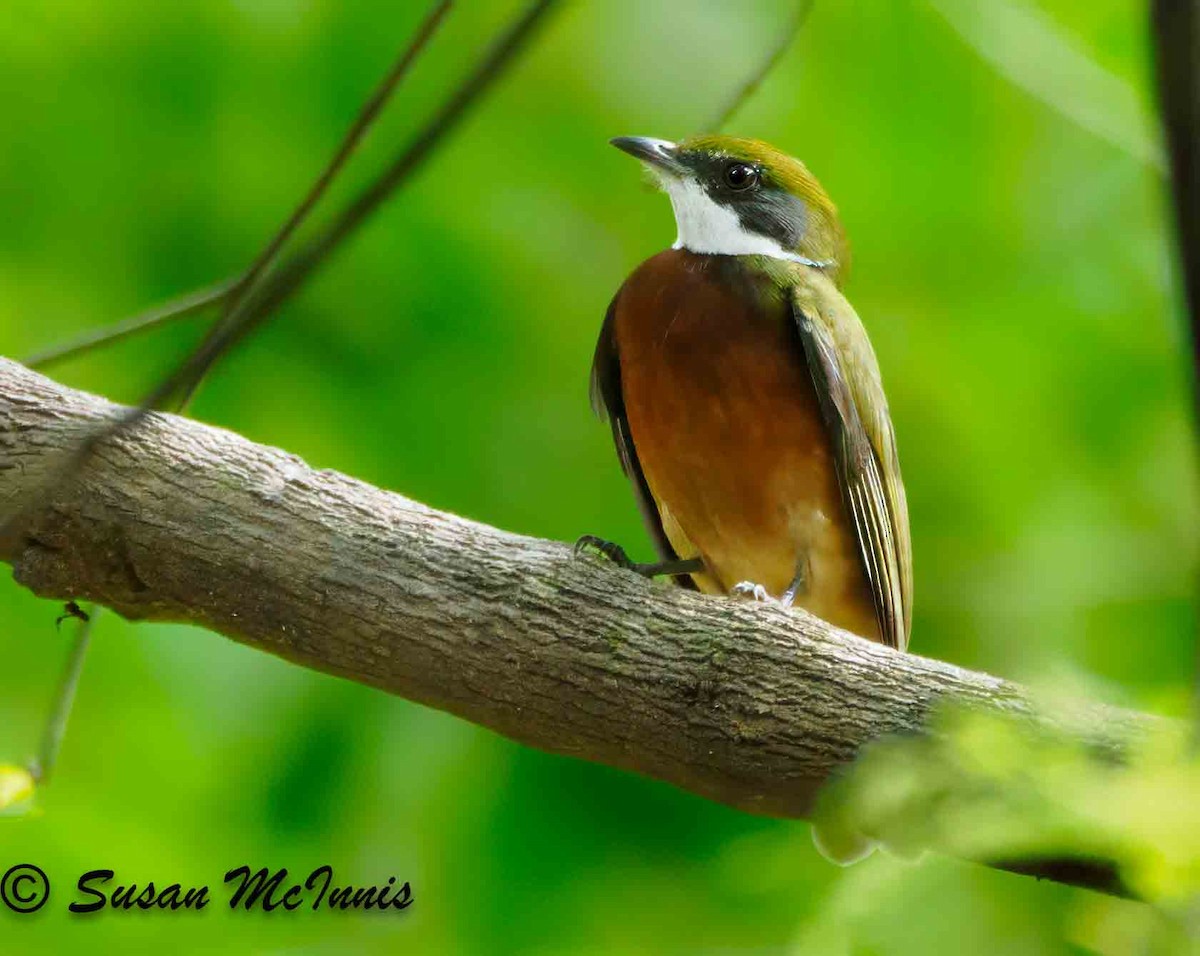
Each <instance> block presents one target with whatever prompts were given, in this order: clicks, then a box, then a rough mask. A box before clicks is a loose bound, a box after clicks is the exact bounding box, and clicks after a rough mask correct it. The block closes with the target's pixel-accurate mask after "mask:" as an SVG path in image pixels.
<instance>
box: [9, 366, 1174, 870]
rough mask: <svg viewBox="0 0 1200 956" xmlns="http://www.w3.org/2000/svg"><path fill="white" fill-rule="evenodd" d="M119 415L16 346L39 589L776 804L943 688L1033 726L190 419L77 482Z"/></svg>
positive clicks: (1112, 727) (749, 802)
mask: <svg viewBox="0 0 1200 956" xmlns="http://www.w3.org/2000/svg"><path fill="white" fill-rule="evenodd" d="M117 411H118V406H114V405H111V404H109V403H108V402H105V401H104V400H102V399H99V398H96V397H94V396H91V395H87V394H84V393H81V392H78V391H74V390H71V389H68V388H65V387H63V386H61V385H58V384H56V383H54V382H52V381H50V380H49V379H46V378H43V377H41V376H39V375H37V374H35V373H33V372H30V371H28V370H27V369H25V368H23V367H22V366H20V365H17V364H15V363H13V362H8V361H5V360H0V509H3V511H2V512H0V513H2V514H4V515H6V516H11V515H13V514H20V515H21V516H22V517H21V519H20V520H19V521H17V522H14V523H10V526H9V530H8V533H6V534H5V535H4V537H3V540H0V558H2V559H3V560H5V561H7V562H9V563H10V564H11V565H12V566H13V570H14V575H15V577H16V579H17V581H19V582H20V583H21V584H23V585H25V586H26V587H28V588H30V589H31V590H32V591H34V592H35V593H37V594H39V595H42V596H44V597H48V598H59V599H79V600H83V599H87V600H93V601H96V602H99V603H100V604H103V605H106V606H108V607H111V608H113V609H115V610H116V611H118V612H119V613H121V614H123V615H124V616H126V617H128V618H131V619H135V620H161V621H187V622H191V623H194V624H199V625H201V626H203V627H206V628H209V629H211V630H214V631H218V632H220V633H222V634H225V635H227V636H229V637H231V638H233V639H234V640H237V641H240V642H242V643H245V644H249V645H251V646H254V647H257V648H260V649H262V650H265V651H269V652H271V653H273V654H277V655H279V656H281V657H284V658H286V659H288V660H290V661H294V662H296V663H298V664H302V665H304V666H306V667H312V668H316V669H318V670H322V671H327V672H329V673H333V674H338V675H341V676H343V677H347V678H349V679H351V680H354V681H358V682H360V683H363V684H369V685H372V686H375V687H379V688H382V689H383V690H386V691H389V692H391V693H394V694H399V695H401V696H403V697H406V698H409V699H411V700H415V701H420V702H421V703H424V704H428V705H430V706H433V707H437V708H440V709H442V710H446V711H449V712H451V713H453V714H457V715H459V716H460V717H463V718H466V719H467V720H471V721H474V722H475V723H479V724H482V725H484V726H486V727H490V728H492V729H493V730H496V731H498V732H500V733H502V734H505V735H506V736H509V737H512V738H515V739H516V740H519V741H522V742H524V743H527V744H531V745H533V746H535V747H539V748H541V749H544V750H548V751H552V752H555V753H561V754H569V755H572V756H576V757H584V758H587V759H590V760H596V761H600V762H602V763H606V764H611V765H613V766H617V767H623V768H626V769H629V770H634V771H638V772H640V773H644V774H647V775H649V776H651V777H656V778H659V779H661V780H666V781H669V782H671V783H673V784H676V785H677V786H680V787H682V788H684V789H686V790H690V791H693V792H695V793H698V794H702V795H704V796H706V797H709V798H711V799H714V800H718V801H721V802H723V803H727V804H730V805H732V806H735V807H738V808H741V809H743V810H747V811H751V812H755V813H763V814H771V815H778V816H796V817H802V816H805V815H806V814H807V813H808V812H809V811H810V810H811V807H812V801H813V797H814V794H815V792H816V790H817V788H819V787H820V785H821V784H822V783H823V782H824V781H826V780H827V779H828V778H829V777H830V776H831V775H832V774H834V773H835V772H836V771H837V770H838V769H839V768H842V767H844V766H845V765H846V764H847V763H849V762H850V761H851V760H852V759H853V758H854V756H855V754H856V753H857V752H858V751H859V749H860V748H861V747H862V746H863V745H864V744H865V743H867V742H869V741H871V740H873V739H876V738H878V737H881V736H883V735H886V734H890V733H897V732H907V733H915V732H919V731H920V730H921V727H922V724H923V722H924V721H925V718H926V716H927V715H928V713H929V711H930V708H931V706H933V705H934V704H935V703H936V702H938V701H940V700H943V699H945V698H948V697H952V698H954V699H956V700H959V701H964V702H967V703H971V704H975V705H978V706H980V707H983V708H986V709H989V710H991V711H994V712H1003V713H1007V714H1019V715H1029V716H1031V717H1032V709H1031V707H1030V705H1029V703H1028V701H1027V698H1026V695H1025V694H1024V692H1023V691H1022V690H1021V689H1020V688H1019V687H1017V686H1016V685H1013V684H1011V683H1009V682H1007V681H1003V680H1000V679H998V678H995V677H990V676H988V675H985V674H979V673H973V672H971V671H967V670H963V669H962V668H959V667H955V666H953V665H951V664H946V663H942V662H940V661H934V660H928V659H926V658H922V657H918V656H916V655H912V654H909V655H902V654H898V653H895V652H893V651H891V650H889V649H887V648H884V647H881V646H878V645H875V644H871V643H869V642H867V641H864V640H861V639H859V638H856V637H853V636H851V635H848V634H845V633H843V632H840V631H838V630H836V629H834V628H832V627H830V626H829V625H827V624H825V623H823V622H821V621H819V620H817V619H815V618H813V617H811V616H809V615H806V614H804V613H803V612H790V613H789V612H787V611H784V610H782V609H779V608H776V607H771V606H762V605H754V604H750V603H743V602H737V601H730V600H725V599H719V598H711V597H705V596H702V595H698V594H694V593H690V592H685V591H682V590H680V589H675V588H670V587H666V586H663V585H661V584H652V583H650V582H647V581H644V580H642V579H641V578H638V577H637V576H635V575H632V574H629V573H627V572H624V571H620V570H618V569H616V568H613V567H611V566H605V565H604V564H602V563H600V562H598V561H597V560H595V559H591V558H587V559H575V558H573V557H572V555H571V549H570V548H569V547H568V546H567V545H564V544H560V543H556V542H551V541H543V540H538V539H534V538H528V537H522V536H520V535H515V534H509V533H506V532H504V531H499V530H497V529H495V528H491V527H487V526H485V525H482V524H479V523H476V522H473V521H469V520H466V519H464V518H460V517H457V516H455V515H451V514H446V513H443V512H439V511H435V510H433V509H431V508H428V507H425V506H424V505H421V504H419V503H417V502H414V501H410V500H409V499H407V498H404V497H402V496H400V495H397V494H393V493H390V492H386V491H382V490H380V489H378V488H374V487H371V486H369V485H366V484H363V483H362V482H358V481H355V480H354V479H352V478H348V477H346V476H344V475H341V474H338V473H336V472H332V471H318V470H315V469H312V468H309V467H308V466H307V465H305V464H304V462H302V461H301V460H300V459H298V458H296V457H295V456H293V455H289V454H286V453H285V452H282V451H278V450H276V449H273V448H266V447H263V446H260V445H256V444H253V443H251V442H249V441H247V440H246V439H244V438H240V437H239V436H237V435H235V434H232V433H230V432H228V431H224V430H222V429H219V428H212V427H209V426H206V425H202V424H199V423H197V422H194V421H190V420H187V419H183V418H178V417H175V416H170V415H161V414H155V415H152V416H150V417H149V418H148V419H147V420H145V421H144V422H142V423H140V424H139V425H137V426H136V427H135V428H134V429H133V430H132V431H129V432H126V433H124V434H122V435H120V436H119V437H117V438H114V439H109V440H105V441H103V442H101V443H100V444H99V445H98V446H97V447H96V449H95V451H94V453H93V455H92V457H91V458H90V459H89V460H88V462H87V464H86V466H85V467H84V468H83V470H82V471H81V472H79V473H78V475H77V477H76V478H75V479H73V480H71V481H62V480H61V476H62V472H63V465H64V462H65V461H66V460H67V459H68V458H70V457H71V453H72V451H73V450H74V449H76V448H77V447H78V446H79V443H80V442H81V441H82V440H83V439H84V438H85V437H87V436H89V435H92V434H94V433H95V431H96V429H97V427H98V426H99V425H101V424H102V423H103V422H104V421H105V420H107V419H110V418H112V417H113V416H114V415H115V414H116V413H117ZM48 491H49V494H47V492H48ZM1036 719H1043V718H1036ZM1057 719H1058V720H1059V721H1061V723H1060V724H1059V725H1056V728H1055V729H1056V730H1057V731H1059V732H1066V733H1070V734H1072V735H1074V736H1076V737H1078V738H1080V739H1084V740H1086V741H1088V742H1089V743H1092V744H1095V745H1097V746H1099V747H1102V748H1106V749H1115V750H1120V749H1121V748H1122V747H1123V746H1125V745H1126V744H1127V743H1128V742H1129V741H1130V740H1132V739H1133V738H1135V737H1138V736H1140V735H1141V734H1142V733H1143V732H1144V731H1145V729H1146V727H1147V725H1148V723H1149V722H1150V720H1151V719H1150V718H1146V717H1143V716H1140V715H1137V714H1132V713H1129V712H1125V711H1118V710H1115V709H1111V708H1107V707H1102V706H1095V705H1089V706H1086V707H1084V708H1082V709H1081V710H1080V711H1079V712H1078V713H1077V714H1075V715H1074V716H1073V718H1071V719H1069V720H1067V719H1065V718H1061V717H1060V718H1057ZM1010 865H1011V866H1013V867H1014V868H1022V869H1025V870H1028V869H1029V864H1028V862H1027V861H1026V862H1024V863H1019V864H1010ZM1034 872H1035V873H1038V872H1039V871H1038V870H1037V868H1036V867H1035V868H1034ZM1042 875H1049V876H1050V877H1051V878H1055V876H1054V873H1053V872H1052V871H1049V870H1047V871H1046V872H1045V873H1043V874H1042ZM1109 876H1111V874H1109ZM1106 878H1107V877H1106ZM1096 882H1097V881H1096V880H1091V881H1090V883H1092V884H1094V883H1096ZM1110 888H1111V887H1110Z"/></svg>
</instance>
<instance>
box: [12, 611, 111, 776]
mask: <svg viewBox="0 0 1200 956" xmlns="http://www.w3.org/2000/svg"><path fill="white" fill-rule="evenodd" d="M99 614H100V608H98V607H95V606H93V607H89V608H88V609H87V610H86V611H84V612H81V616H80V618H79V623H78V626H77V627H76V629H75V639H74V641H73V642H72V644H71V652H70V653H69V654H68V655H67V662H66V664H65V665H64V667H63V672H62V677H60V678H59V681H58V690H57V691H56V692H55V694H54V702H53V704H52V705H51V708H50V715H49V717H48V718H47V720H46V727H45V730H44V731H43V733H42V744H41V747H40V749H39V750H38V755H37V757H36V758H35V760H34V762H33V764H32V766H31V767H30V768H29V773H30V776H32V777H33V779H34V781H35V782H36V783H37V784H38V785H39V786H42V785H44V784H45V783H46V781H47V780H49V779H50V775H51V774H52V773H53V772H54V767H55V764H57V763H58V754H59V751H60V750H62V742H63V737H64V736H66V733H67V723H68V722H69V721H70V719H71V709H72V707H74V705H75V692H76V690H78V688H79V675H80V674H82V673H83V662H84V660H85V659H86V658H87V650H88V645H89V644H90V643H91V640H92V628H93V627H94V626H95V624H96V618H97V616H98V615H99Z"/></svg>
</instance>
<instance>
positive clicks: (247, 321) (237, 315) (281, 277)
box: [116, 0, 557, 428]
mask: <svg viewBox="0 0 1200 956" xmlns="http://www.w3.org/2000/svg"><path fill="white" fill-rule="evenodd" d="M556 2H557V0H536V2H534V3H532V4H531V5H530V6H529V7H528V8H527V9H526V10H525V12H524V13H523V14H522V15H521V16H520V18H519V19H518V20H517V21H516V22H515V23H514V24H513V25H512V26H511V27H510V28H509V29H508V31H507V32H506V33H505V34H504V35H503V36H502V37H501V38H500V40H499V41H497V43H496V44H495V45H494V46H493V47H492V50H491V51H490V53H489V54H488V55H487V56H486V57H485V58H484V60H483V61H482V63H480V65H479V67H478V68H477V69H476V70H475V71H474V72H473V73H472V74H471V75H470V76H468V77H467V79H466V80H465V81H464V82H463V84H462V85H461V86H460V87H459V88H458V89H457V90H456V91H455V93H454V95H453V96H452V97H451V98H450V100H449V101H448V102H447V103H446V105H445V106H443V107H442V109H441V110H440V111H439V112H438V113H437V114H436V115H435V116H434V118H433V119H432V120H431V121H430V122H429V124H428V125H427V126H426V127H425V128H424V129H423V130H421V132H420V133H418V134H417V136H416V137H415V139H414V140H413V141H412V142H411V143H410V144H409V146H408V147H407V148H405V149H404V150H403V151H402V152H401V153H400V155H399V156H398V157H397V158H396V159H395V160H394V161H393V162H392V164H391V165H390V166H389V167H388V168H387V169H385V170H384V171H383V173H381V174H380V175H379V176H378V177H377V178H376V179H375V180H374V182H372V183H371V184H370V185H369V186H367V187H366V188H365V189H364V190H363V191H362V192H361V193H360V194H359V195H358V197H357V198H356V199H355V200H354V202H352V203H351V204H350V206H349V207H348V208H347V209H345V210H344V211H343V212H342V213H341V215H339V216H338V217H337V218H336V219H335V220H334V222H333V223H332V224H331V225H330V226H329V227H328V228H326V229H325V230H324V231H323V232H322V233H321V234H319V235H318V236H317V237H316V238H315V239H314V240H313V241H312V242H311V243H309V245H308V246H307V247H306V248H304V249H303V250H301V251H300V252H299V253H298V254H297V255H296V256H295V257H294V258H292V259H291V260H289V261H288V262H286V263H285V264H284V265H283V266H282V267H281V268H280V269H279V270H278V271H277V272H275V273H273V274H272V275H271V276H270V277H269V278H268V279H266V280H265V281H262V282H260V283H258V284H257V288H254V289H251V290H248V292H247V295H246V296H245V297H244V298H243V299H242V301H241V303H240V305H239V306H238V308H237V309H236V310H235V311H234V312H233V314H231V315H230V316H229V318H228V319H227V320H225V321H223V322H222V323H221V325H220V327H219V328H217V329H215V330H214V334H213V335H212V336H210V337H209V338H207V339H206V340H205V341H203V342H201V343H200V345H199V346H198V347H197V348H196V350H195V351H194V352H192V354H191V355H189V356H188V358H187V359H186V360H185V361H184V362H183V364H182V365H180V366H179V367H178V368H177V369H176V370H175V371H174V372H173V373H172V374H171V375H169V376H168V377H167V378H166V379H164V380H163V381H162V382H161V383H160V384H159V385H158V387H157V388H155V389H154V390H153V391H152V392H151V393H150V394H149V395H148V396H147V397H146V399H145V400H144V401H143V403H142V405H141V406H139V407H138V408H135V409H133V410H132V411H131V412H130V413H129V414H128V415H127V416H126V417H125V418H124V419H122V420H121V421H120V422H119V423H118V425H117V426H116V427H118V428H120V427H129V426H130V425H132V424H134V423H136V422H137V421H138V420H140V419H141V418H142V417H143V416H144V415H145V413H146V412H147V411H149V410H150V409H152V408H155V407H158V406H159V405H160V404H161V403H162V401H163V400H164V399H165V398H166V397H167V396H169V395H172V394H176V393H178V392H182V393H184V394H187V393H188V392H189V391H190V390H191V388H192V386H193V383H194V382H195V381H197V380H198V379H199V378H201V377H203V376H204V375H205V374H207V372H208V371H209V369H211V368H212V367H213V365H215V364H216V362H217V361H218V360H219V359H220V358H221V357H222V356H223V355H225V354H226V353H227V352H228V351H229V350H230V349H232V348H233V347H234V346H235V345H237V344H238V343H239V342H240V341H242V339H244V338H245V337H246V336H247V335H249V334H250V333H251V332H253V331H254V330H255V329H256V328H258V326H259V325H261V324H262V323H263V322H264V321H265V320H266V319H268V318H269V317H270V316H271V315H273V314H274V313H275V312H276V311H277V310H278V309H279V307H280V306H281V305H283V303H284V302H286V301H287V300H288V299H289V298H290V297H291V296H292V294H293V293H295V292H296V290H298V289H299V288H300V286H302V285H303V284H304V282H305V281H306V280H307V279H308V278H309V277H310V276H311V275H312V274H313V273H314V272H315V271H316V270H317V268H318V267H319V266H321V265H322V264H323V263H324V262H325V261H326V260H327V259H328V258H329V257H330V256H331V255H332V254H333V252H334V251H335V250H337V249H338V248H339V247H340V246H341V245H342V243H343V242H345V241H346V240H347V239H348V238H349V237H350V236H351V235H353V234H354V233H355V232H356V231H357V230H358V228H359V227H360V226H361V225H362V224H363V223H364V222H366V220H367V219H368V218H370V216H371V215H372V214H373V213H374V212H376V210H378V209H379V207H380V206H382V205H383V203H384V202H385V201H386V200H387V199H388V198H389V197H390V196H391V195H392V194H393V193H394V192H395V191H396V190H397V189H398V188H399V187H400V186H401V185H403V184H404V183H405V182H406V181H407V180H408V179H409V177H411V176H412V174H413V173H415V172H416V171H417V170H418V169H419V168H420V167H421V166H422V165H424V163H425V162H426V161H427V160H428V159H429V157H430V156H432V155H433V153H434V152H435V150H436V149H437V147H438V146H440V145H441V143H442V142H443V141H444V140H445V138H446V137H447V135H448V134H449V133H451V132H452V131H453V130H454V128H455V127H456V126H457V125H458V124H459V123H460V122H461V121H462V119H463V118H464V117H465V116H466V114H467V112H468V110H469V109H470V107H471V106H473V105H474V104H475V103H476V102H477V101H478V100H479V98H480V97H481V96H482V95H483V94H484V93H485V92H486V91H487V89H488V88H489V87H490V86H491V85H492V84H493V83H494V82H495V81H496V80H498V79H499V78H500V76H501V75H503V73H504V71H505V69H506V67H508V66H509V65H510V64H511V63H512V62H513V60H514V59H515V57H516V55H517V54H518V53H520V52H521V50H522V49H524V47H525V44H526V43H527V42H528V41H529V40H530V39H531V38H532V36H533V33H534V31H535V28H536V27H537V26H538V25H539V24H540V23H541V22H542V20H543V19H544V17H545V15H546V14H547V13H549V12H550V10H551V8H552V7H553V6H554V5H555V3H556Z"/></svg>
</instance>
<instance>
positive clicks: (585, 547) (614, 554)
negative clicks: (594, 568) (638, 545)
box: [572, 534, 637, 571]
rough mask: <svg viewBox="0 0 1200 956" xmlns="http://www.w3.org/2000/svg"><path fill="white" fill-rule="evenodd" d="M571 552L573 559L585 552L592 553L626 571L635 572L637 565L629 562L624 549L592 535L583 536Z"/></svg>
mask: <svg viewBox="0 0 1200 956" xmlns="http://www.w3.org/2000/svg"><path fill="white" fill-rule="evenodd" d="M572 551H573V553H574V555H575V557H579V556H580V555H581V554H583V553H584V552H586V551H592V552H595V553H596V554H599V555H601V556H602V557H605V558H607V559H608V560H609V561H611V562H612V563H613V564H615V565H616V566H617V567H619V568H625V569H626V570H627V571H636V570H637V565H636V564H634V562H633V561H631V560H630V558H629V555H628V554H626V553H625V549H624V548H622V547H621V546H620V545H619V544H616V543H615V542H612V541H606V540H605V539H604V538H600V537H597V536H596V535H594V534H585V535H583V536H582V537H581V538H580V539H579V540H578V541H576V542H575V547H574V548H573V549H572Z"/></svg>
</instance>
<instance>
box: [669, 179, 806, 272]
mask: <svg viewBox="0 0 1200 956" xmlns="http://www.w3.org/2000/svg"><path fill="white" fill-rule="evenodd" d="M662 181H663V183H662V185H663V189H665V190H666V192H667V195H668V196H669V197H670V198H671V207H672V208H673V209H674V210H675V225H676V227H677V228H678V229H679V238H678V239H676V240H675V245H674V246H673V247H672V248H675V249H687V250H688V252H696V253H700V254H703V255H715V256H770V257H771V258H773V259H788V260H790V261H792V262H803V263H805V264H806V265H810V266H818V267H823V266H826V265H829V263H817V262H813V260H811V259H806V258H805V257H804V256H801V255H798V254H797V253H795V252H791V251H789V250H787V249H784V248H783V246H781V245H780V244H779V243H778V242H776V241H775V240H774V239H771V238H770V237H769V236H764V235H761V234H760V233H757V232H751V231H749V230H748V229H746V228H745V227H744V226H743V225H742V223H741V221H740V220H739V219H738V217H737V214H736V213H735V212H734V211H733V210H731V209H727V208H726V207H724V206H722V205H720V204H719V203H716V202H714V201H713V200H712V199H711V198H710V197H709V195H708V193H706V192H705V191H704V189H703V188H701V186H700V185H699V184H698V183H696V182H695V181H694V180H690V179H681V178H677V177H675V176H663V177H662Z"/></svg>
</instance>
